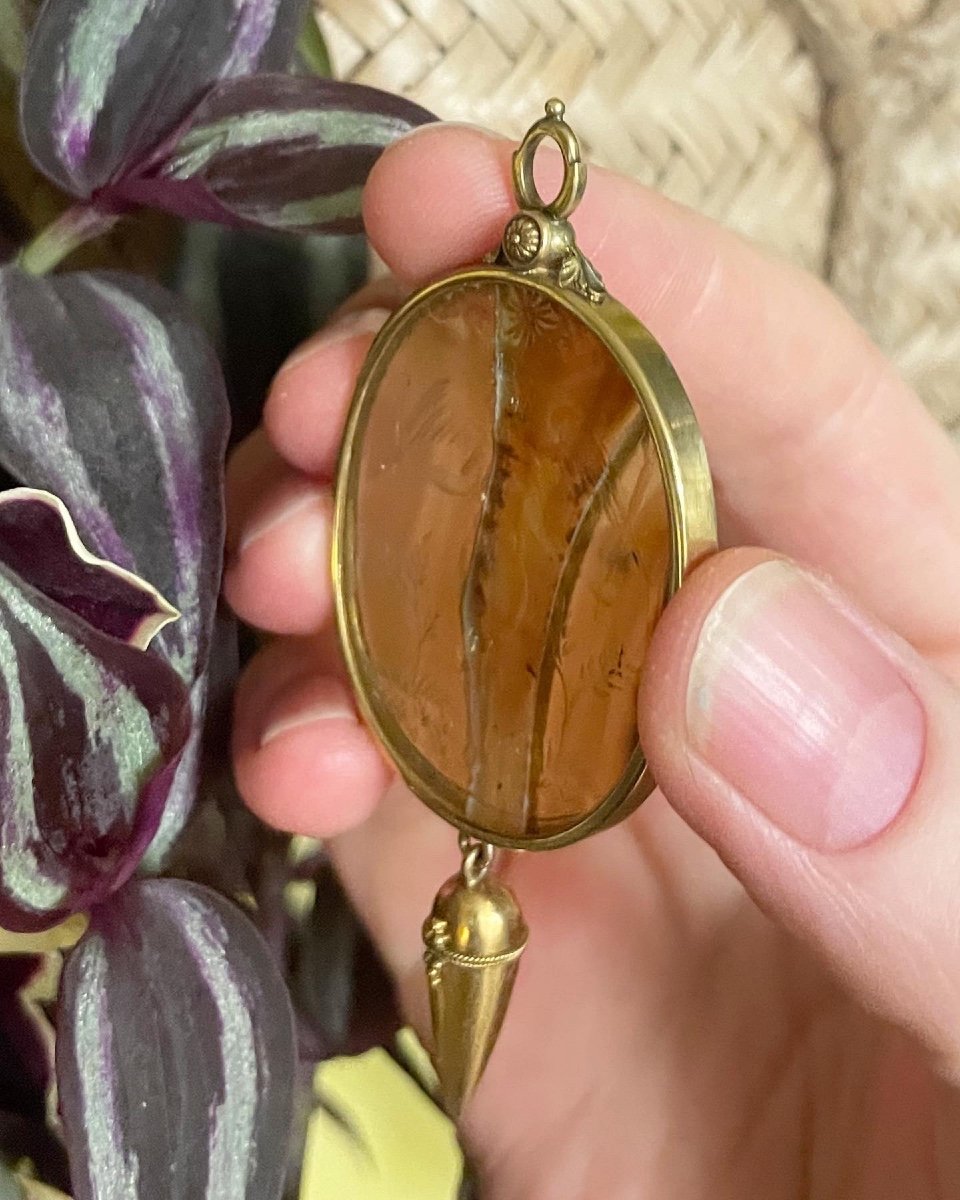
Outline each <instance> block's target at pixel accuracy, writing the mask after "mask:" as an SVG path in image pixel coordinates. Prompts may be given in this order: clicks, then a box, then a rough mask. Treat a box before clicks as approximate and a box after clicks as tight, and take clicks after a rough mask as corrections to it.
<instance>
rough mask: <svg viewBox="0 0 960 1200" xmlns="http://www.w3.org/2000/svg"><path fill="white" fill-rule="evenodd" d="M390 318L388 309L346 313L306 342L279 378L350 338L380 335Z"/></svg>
mask: <svg viewBox="0 0 960 1200" xmlns="http://www.w3.org/2000/svg"><path fill="white" fill-rule="evenodd" d="M389 316H390V310H389V309H387V308H361V309H359V310H357V311H354V312H349V313H345V314H344V315H343V316H342V317H340V318H339V319H338V320H335V321H333V322H332V323H331V324H330V325H327V326H326V327H325V328H324V329H321V330H320V332H319V333H317V334H316V335H315V336H314V337H312V338H310V340H309V341H306V342H304V343H303V345H302V346H301V347H300V349H299V350H295V351H294V352H293V354H291V355H290V357H289V358H288V359H287V360H286V362H284V364H283V366H281V368H280V370H279V371H278V372H277V376H278V378H279V376H281V375H283V374H284V372H286V371H292V370H293V368H294V367H299V366H300V365H301V364H302V363H305V362H306V361H307V360H308V359H311V358H313V356H314V355H315V354H316V353H317V352H318V351H320V350H326V349H327V348H328V347H330V346H335V345H337V343H338V342H345V341H347V340H348V339H349V338H352V337H359V335H360V334H361V333H378V332H379V331H380V328H381V326H382V325H383V323H384V322H385V321H386V319H387V317H389Z"/></svg>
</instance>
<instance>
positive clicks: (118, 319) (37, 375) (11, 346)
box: [0, 266, 229, 682]
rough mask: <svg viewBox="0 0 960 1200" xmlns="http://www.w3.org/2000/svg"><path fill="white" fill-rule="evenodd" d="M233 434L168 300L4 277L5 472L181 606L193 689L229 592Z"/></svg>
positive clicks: (222, 401) (148, 286) (202, 345)
mask: <svg viewBox="0 0 960 1200" xmlns="http://www.w3.org/2000/svg"><path fill="white" fill-rule="evenodd" d="M228 426H229V417H228V412H227V404H226V397H225V395H224V387H223V378H222V374H221V371H220V366H219V364H218V362H217V360H216V357H215V355H214V353H213V351H212V349H211V348H210V347H209V345H208V344H207V341H206V338H205V337H204V335H203V333H202V331H201V330H200V329H199V327H198V326H196V325H195V324H194V323H193V321H192V320H191V319H190V318H189V316H188V315H187V313H186V312H185V310H184V309H183V307H182V305H181V303H180V302H179V301H178V300H177V299H176V298H175V297H174V296H172V295H171V294H170V293H169V292H167V291H166V290H165V289H163V288H161V287H159V286H158V285H156V284H154V283H151V282H149V281H147V280H145V279H140V278H137V277H135V276H132V275H123V274H120V273H118V272H110V271H102V272H83V273H80V272H77V273H68V274H65V275H56V276H52V277H42V278H38V277H35V276H32V275H28V274H26V273H25V272H23V271H20V270H19V269H17V268H16V267H14V266H8V267H4V268H2V269H0V463H2V465H3V466H4V468H5V469H6V470H7V471H9V472H10V474H11V475H12V476H13V477H14V478H15V479H16V480H17V481H18V482H20V483H22V484H24V485H25V486H27V487H34V488H42V489H43V490H45V491H48V492H52V493H53V494H54V495H55V496H58V497H59V498H60V499H61V500H62V501H63V502H64V504H65V505H66V507H67V508H68V509H69V511H70V514H71V516H72V517H73V519H74V521H75V522H76V525H77V528H78V530H79V531H80V537H81V538H82V540H83V542H84V543H85V544H86V545H87V546H88V547H89V548H90V549H91V550H92V551H93V553H94V554H96V555H98V556H99V557H100V558H103V559H106V560H107V561H109V562H111V563H115V564H116V565H117V566H120V567H123V568H124V569H126V570H128V571H132V572H133V573H134V574H136V575H138V576H139V577H140V578H141V579H144V580H147V581H148V582H149V583H150V584H152V585H153V587H155V588H156V589H157V590H158V591H159V592H160V593H161V594H162V595H163V596H165V597H166V599H167V600H169V601H170V603H171V604H173V605H174V607H175V608H176V609H177V610H178V611H179V613H180V614H181V617H180V620H178V621H176V622H175V623H174V624H173V625H171V626H169V627H168V628H166V629H164V630H163V631H162V633H161V634H160V636H159V638H158V639H157V641H158V646H159V648H160V649H161V650H162V652H163V653H164V655H165V657H167V658H168V659H169V660H170V662H171V663H172V664H173V666H174V667H175V668H176V669H177V671H178V672H179V673H180V674H181V675H182V676H183V678H184V679H185V680H187V682H192V681H193V680H194V679H195V678H197V676H198V675H199V674H200V673H201V671H202V669H203V666H204V664H205V661H206V652H207V649H208V646H209V640H210V632H211V629H212V625H213V617H214V612H215V609H216V601H217V595H218V592H219V584H220V570H221V564H222V552H223V457H224V450H225V445H226V438H227V431H228Z"/></svg>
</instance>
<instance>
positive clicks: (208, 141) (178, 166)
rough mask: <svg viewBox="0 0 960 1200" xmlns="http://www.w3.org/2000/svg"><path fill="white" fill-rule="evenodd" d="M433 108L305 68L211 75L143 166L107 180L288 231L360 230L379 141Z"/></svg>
mask: <svg viewBox="0 0 960 1200" xmlns="http://www.w3.org/2000/svg"><path fill="white" fill-rule="evenodd" d="M435 119H436V118H435V117H433V116H432V114H430V113H429V112H427V111H426V109H423V108H421V107H420V106H419V105H417V104H414V103H412V101H409V100H405V99H403V98H402V97H400V96H394V95H391V94H390V93H388V92H381V91H378V90H377V89H375V88H368V87H363V86H361V85H359V84H355V83H344V82H341V81H336V80H329V79H315V78H310V77H307V76H302V75H256V76H253V77H251V78H248V79H231V80H227V81H225V82H223V83H220V84H217V86H216V87H214V88H213V89H212V90H211V92H210V93H209V95H208V96H207V97H206V98H205V99H204V100H203V102H202V103H201V104H200V105H199V107H198V108H197V110H196V111H195V112H194V113H193V114H192V116H191V118H190V120H189V121H188V122H187V123H186V124H185V125H184V127H183V128H182V129H181V130H180V133H179V135H178V137H177V138H176V139H175V140H174V141H173V142H172V143H171V144H170V145H169V146H168V147H167V148H166V150H165V151H164V154H163V156H162V158H160V157H158V158H157V160H156V161H155V163H154V165H153V166H152V167H151V169H150V170H149V171H146V172H142V173H138V174H132V175H130V176H129V177H127V178H125V179H124V180H122V181H120V182H118V184H117V186H116V187H115V188H114V189H113V192H112V196H113V198H114V200H115V202H117V203H119V204H121V205H129V204H148V205H150V206H151V207H154V208H164V209H167V210H168V211H170V212H174V213H177V214H179V215H181V216H185V217H190V218H193V219H197V220H208V221H218V222H220V223H222V224H225V225H234V226H251V227H258V228H264V229H275V230H283V231H286V232H294V233H350V232H358V231H359V230H360V228H361V221H360V193H361V190H362V188H363V184H364V182H365V180H366V178H367V176H368V174H369V173H370V168H371V167H372V166H373V164H374V163H375V162H376V160H377V159H378V158H379V156H380V155H381V153H382V152H383V150H384V147H386V146H387V145H389V144H390V142H392V141H393V140H394V139H395V138H397V137H399V136H400V135H401V134H404V133H406V132H408V131H409V130H410V129H413V128H415V127H416V126H418V125H423V124H425V123H426V122H428V121H433V120H435Z"/></svg>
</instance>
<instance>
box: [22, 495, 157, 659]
mask: <svg viewBox="0 0 960 1200" xmlns="http://www.w3.org/2000/svg"><path fill="white" fill-rule="evenodd" d="M0 562H3V563H5V564H6V565H7V567H8V568H10V569H11V570H12V571H15V572H16V574H17V575H19V576H20V578H21V579H22V580H23V581H24V582H26V583H29V584H30V585H31V586H32V587H34V588H36V589H37V590H38V591H40V592H43V594H44V595H45V596H47V597H49V598H50V599H51V600H56V601H57V602H58V603H59V604H62V605H63V606H64V608H68V609H70V611H71V612H73V613H75V614H76V615H77V616H78V617H82V618H83V619H84V620H85V621H86V622H88V624H90V625H93V626H95V627H96V628H97V629H100V630H101V631H102V632H103V633H109V634H110V635H111V636H112V637H116V638H119V639H120V640H121V641H122V642H128V643H129V644H130V645H131V646H138V647H139V648H140V649H141V650H146V648H147V646H149V644H150V642H151V641H152V640H153V637H154V635H155V634H156V633H158V632H159V630H161V629H162V628H163V627H164V625H169V624H170V622H171V621H174V620H176V618H177V616H178V615H179V614H178V613H177V610H176V609H175V608H174V607H173V606H172V605H171V604H168V603H167V601H166V600H164V598H163V597H162V596H161V595H160V593H159V592H158V591H157V590H156V588H154V587H151V586H150V584H148V583H146V582H145V581H144V580H142V579H140V578H139V576H137V575H134V574H133V573H132V572H130V571H125V570H124V569H123V568H122V567H118V566H117V565H116V564H115V563H111V562H107V561H106V560H104V559H101V558H97V557H96V556H95V555H93V554H91V553H90V552H89V550H87V548H86V547H85V546H84V545H83V543H82V541H81V540H80V536H79V534H78V533H77V527H76V526H75V525H74V523H73V520H72V518H71V517H70V514H69V512H68V511H67V508H66V506H65V505H64V504H63V502H62V501H61V500H60V499H59V498H58V497H57V496H53V495H51V494H50V493H49V492H42V491H38V490H37V489H35V488H13V489H11V490H10V491H8V492H0Z"/></svg>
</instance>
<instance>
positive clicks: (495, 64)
mask: <svg viewBox="0 0 960 1200" xmlns="http://www.w3.org/2000/svg"><path fill="white" fill-rule="evenodd" d="M320 20H321V24H322V28H323V31H324V34H325V36H326V39H327V43H328V46H329V48H330V52H331V56H332V58H333V63H334V69H335V71H336V73H337V74H338V75H340V76H341V77H344V78H351V79H355V80H357V81H359V82H362V83H369V84H373V85H375V86H377V87H383V88H387V89H389V90H391V91H397V92H402V93H404V94H405V95H408V96H411V97H412V98H414V99H416V100H418V101H419V102H420V103H422V104H424V105H425V106H426V107H427V108H430V109H432V110H433V111H435V112H436V113H438V114H439V115H440V116H441V117H444V118H447V119H454V120H467V121H471V122H475V123H479V124H484V125H488V126H490V127H492V128H496V129H499V130H502V131H503V132H504V133H506V134H507V135H510V136H513V137H519V136H521V135H522V133H523V132H524V130H525V129H526V128H527V126H528V125H529V123H530V121H531V119H532V114H534V113H535V112H536V111H537V110H538V108H539V106H540V104H542V102H543V99H544V98H545V97H546V96H549V95H560V96H562V97H563V98H564V99H565V100H566V101H567V103H568V106H569V108H570V111H571V114H572V118H573V120H574V121H575V124H576V127H577V130H578V132H580V134H581V135H582V137H583V141H584V143H585V145H586V149H587V152H588V154H589V156H590V158H591V159H592V160H593V161H595V162H599V163H602V164H604V165H606V166H610V167H613V168H614V169H616V170H618V171H621V172H623V173H624V174H628V175H632V176H634V177H636V178H638V179H640V180H641V181H643V182H644V183H647V184H649V185H651V186H653V187H656V188H658V189H660V190H661V191H663V192H665V193H666V194H667V195H669V196H671V197H673V198H674V199H677V200H680V201H682V202H683V203H686V204H689V205H691V206H692V207H694V208H697V209H699V210H700V211H701V212H704V213H706V214H708V215H709V216H712V217H714V218H716V219H717V220H719V221H722V222H723V223H724V224H726V225H728V226H730V227H732V228H734V229H736V230H738V231H739V232H741V233H743V234H745V235H747V236H748V237H751V238H754V239H756V240H757V241H759V242H760V243H762V244H763V245H766V246H768V247H771V248H773V249H776V250H778V251H780V252H781V253H784V254H786V255H787V256H789V257H790V258H792V259H793V260H795V261H796V262H799V263H801V264H802V265H804V266H806V267H808V268H810V269H811V270H814V271H816V272H818V273H820V274H823V275H825V276H826V278H827V279H828V280H829V281H830V282H831V283H832V284H833V286H834V287H835V288H836V289H837V291H838V292H839V293H840V295H841V296H842V297H843V299H844V300H845V301H846V302H847V304H848V305H849V306H850V307H851V308H852V310H853V311H854V312H855V314H856V315H857V316H858V317H859V318H860V319H861V320H862V321H863V322H864V323H865V324H866V326H867V328H868V329H870V331H871V332H872V333H873V335H874V337H875V338H876V339H877V340H878V341H879V342H880V344H881V345H882V346H883V347H884V348H885V349H887V350H888V352H890V353H891V354H892V355H893V357H894V358H895V360H896V361H897V362H898V363H899V365H900V367H901V369H902V370H903V371H904V373H905V374H906V375H907V377H908V378H910V379H911V380H912V381H913V382H914V383H915V384H916V385H917V387H918V388H919V389H920V391H921V394H922V395H923V396H924V398H925V400H926V401H927V403H928V404H929V405H930V407H931V408H932V409H933V411H935V412H936V413H937V415H938V417H939V418H940V419H941V420H943V421H944V423H945V424H947V425H948V426H952V427H953V428H954V430H955V431H956V432H957V433H958V434H960V0H939V2H937V0H934V2H933V4H932V6H930V4H928V0H324V4H323V11H322V12H321V15H320Z"/></svg>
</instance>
